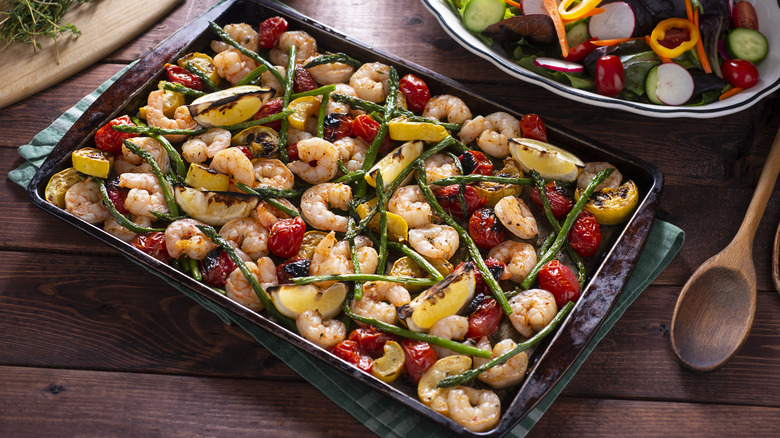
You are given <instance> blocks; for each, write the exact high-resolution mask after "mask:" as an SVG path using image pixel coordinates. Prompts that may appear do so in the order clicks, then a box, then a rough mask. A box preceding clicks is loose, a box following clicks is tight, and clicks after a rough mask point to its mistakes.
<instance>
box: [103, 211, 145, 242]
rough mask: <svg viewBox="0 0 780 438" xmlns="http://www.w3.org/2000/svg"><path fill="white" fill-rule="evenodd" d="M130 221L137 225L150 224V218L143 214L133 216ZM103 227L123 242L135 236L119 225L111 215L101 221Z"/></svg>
mask: <svg viewBox="0 0 780 438" xmlns="http://www.w3.org/2000/svg"><path fill="white" fill-rule="evenodd" d="M131 221H132V222H133V223H134V224H136V225H138V226H139V227H150V226H151V225H152V220H151V219H149V218H148V217H144V216H133V218H132V219H131ZM103 229H104V230H106V231H107V232H108V233H110V234H111V235H113V236H115V237H117V238H119V239H122V240H124V241H125V242H129V241H131V240H133V238H134V237H135V236H136V234H135V233H134V232H132V231H130V230H129V229H127V228H125V227H124V226H122V225H120V224H119V222H117V221H116V219H114V217H113V216H109V217H108V218H106V221H105V222H104V223H103Z"/></svg>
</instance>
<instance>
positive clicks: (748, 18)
mask: <svg viewBox="0 0 780 438" xmlns="http://www.w3.org/2000/svg"><path fill="white" fill-rule="evenodd" d="M731 22H732V23H733V24H734V27H744V28H747V29H753V30H758V15H757V14H756V9H755V8H754V7H753V5H751V4H750V3H748V2H746V1H745V0H740V1H738V2H737V3H736V4H735V5H734V8H733V9H732V11H731Z"/></svg>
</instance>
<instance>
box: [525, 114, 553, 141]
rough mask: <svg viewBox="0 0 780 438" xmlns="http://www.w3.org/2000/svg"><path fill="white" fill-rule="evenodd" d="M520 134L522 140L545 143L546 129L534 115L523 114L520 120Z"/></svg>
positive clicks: (539, 118)
mask: <svg viewBox="0 0 780 438" xmlns="http://www.w3.org/2000/svg"><path fill="white" fill-rule="evenodd" d="M520 132H522V133H523V137H524V138H530V139H533V140H539V141H547V128H546V127H545V126H544V122H542V118H541V117H539V116H538V115H536V114H525V115H523V117H521V118H520Z"/></svg>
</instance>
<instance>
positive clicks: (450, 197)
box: [433, 184, 487, 220]
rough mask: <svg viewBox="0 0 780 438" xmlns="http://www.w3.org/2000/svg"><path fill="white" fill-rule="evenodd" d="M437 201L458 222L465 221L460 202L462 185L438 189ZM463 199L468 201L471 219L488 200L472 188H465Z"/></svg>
mask: <svg viewBox="0 0 780 438" xmlns="http://www.w3.org/2000/svg"><path fill="white" fill-rule="evenodd" d="M433 194H434V195H435V196H436V200H437V201H439V204H440V205H441V206H442V208H443V209H444V211H446V212H447V213H449V214H450V215H452V216H453V217H455V218H456V219H458V220H463V208H462V207H461V202H460V184H451V185H448V186H444V187H441V188H439V189H437V190H436V191H435V192H434V193H433ZM463 198H464V199H465V200H466V209H467V210H468V212H467V214H468V215H469V217H470V216H471V215H472V213H474V211H476V210H477V209H478V208H482V207H483V206H484V205H485V203H486V202H487V198H486V197H484V196H482V195H480V194H479V192H478V191H477V189H475V188H474V187H472V186H464V190H463Z"/></svg>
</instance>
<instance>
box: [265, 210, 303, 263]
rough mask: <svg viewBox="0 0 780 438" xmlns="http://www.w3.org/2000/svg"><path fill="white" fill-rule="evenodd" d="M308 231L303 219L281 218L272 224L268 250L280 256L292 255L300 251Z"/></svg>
mask: <svg viewBox="0 0 780 438" xmlns="http://www.w3.org/2000/svg"><path fill="white" fill-rule="evenodd" d="M305 233H306V223H304V222H303V219H301V218H300V217H296V218H293V219H280V220H278V221H276V223H275V224H273V225H272V226H271V231H270V232H269V236H268V250H269V251H271V252H272V253H274V254H276V255H278V256H279V257H284V258H287V257H292V256H294V255H295V254H297V253H298V250H299V249H300V248H301V243H303V235H304V234H305Z"/></svg>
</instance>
